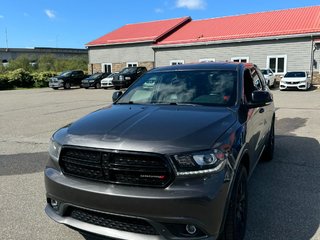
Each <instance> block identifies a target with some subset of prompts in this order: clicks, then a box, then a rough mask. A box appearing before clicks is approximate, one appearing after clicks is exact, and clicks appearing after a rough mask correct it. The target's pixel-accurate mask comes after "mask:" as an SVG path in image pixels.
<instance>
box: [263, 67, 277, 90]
mask: <svg viewBox="0 0 320 240" xmlns="http://www.w3.org/2000/svg"><path fill="white" fill-rule="evenodd" d="M261 72H262V74H263V76H264V79H265V80H266V83H267V85H268V86H269V87H274V84H275V80H276V76H275V74H274V73H273V71H272V70H271V69H270V68H263V69H261Z"/></svg>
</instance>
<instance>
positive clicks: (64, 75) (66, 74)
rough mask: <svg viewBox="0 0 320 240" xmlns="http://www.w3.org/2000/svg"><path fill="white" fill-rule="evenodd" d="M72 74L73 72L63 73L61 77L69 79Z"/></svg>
mask: <svg viewBox="0 0 320 240" xmlns="http://www.w3.org/2000/svg"><path fill="white" fill-rule="evenodd" d="M71 72H72V71H65V72H62V73H61V74H60V76H62V77H69V76H70V75H71Z"/></svg>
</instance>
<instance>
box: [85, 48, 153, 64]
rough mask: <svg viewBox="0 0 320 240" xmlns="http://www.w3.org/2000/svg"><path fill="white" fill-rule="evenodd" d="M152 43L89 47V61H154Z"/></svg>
mask: <svg viewBox="0 0 320 240" xmlns="http://www.w3.org/2000/svg"><path fill="white" fill-rule="evenodd" d="M153 58H154V52H153V50H152V48H151V44H130V45H114V46H105V47H89V63H90V64H92V63H105V62H106V63H121V62H153V61H154V59H153Z"/></svg>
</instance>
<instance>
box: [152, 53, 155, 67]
mask: <svg viewBox="0 0 320 240" xmlns="http://www.w3.org/2000/svg"><path fill="white" fill-rule="evenodd" d="M152 50H153V68H156V50H155V49H154V48H152Z"/></svg>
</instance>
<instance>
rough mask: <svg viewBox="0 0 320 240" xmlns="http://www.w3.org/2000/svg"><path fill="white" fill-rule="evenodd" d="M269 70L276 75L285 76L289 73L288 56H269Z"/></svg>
mask: <svg viewBox="0 0 320 240" xmlns="http://www.w3.org/2000/svg"><path fill="white" fill-rule="evenodd" d="M267 68H271V70H272V71H273V72H274V73H275V74H284V73H286V71H287V55H278V56H268V57H267Z"/></svg>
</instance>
